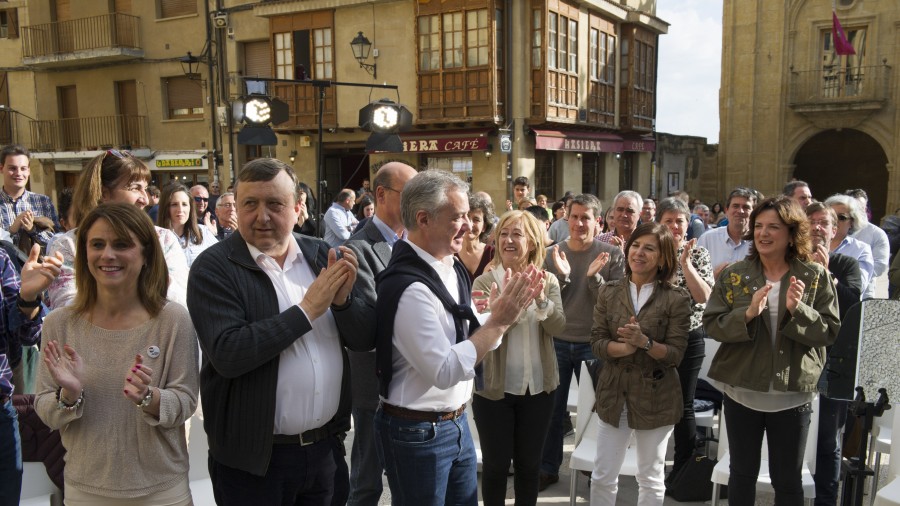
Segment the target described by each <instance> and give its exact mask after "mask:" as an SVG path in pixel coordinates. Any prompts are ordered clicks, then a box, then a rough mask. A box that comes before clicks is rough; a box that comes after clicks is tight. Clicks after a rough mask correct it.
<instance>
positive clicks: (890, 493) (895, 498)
mask: <svg viewBox="0 0 900 506" xmlns="http://www.w3.org/2000/svg"><path fill="white" fill-rule="evenodd" d="M897 406H898V404H894V408H892V409H891V410H890V411H886V412H885V414H887V413H889V412H891V411H896V410H897V409H900V408H898V407H897ZM891 431H892V432H893V433H894V434H900V416H898V415H897V414H896V413H894V423H893V425H892V429H891ZM890 450H891V451H890V454H891V455H892V457H893V458H891V467H890V471H889V472H890V477H891V481H890V482H889V483H888V484H887V485H885V486H884V487H882V489H881V490H879V491H878V493H877V494H873V495H874V496H875V506H900V457H898V455H900V441H897V440H896V439H891V444H890Z"/></svg>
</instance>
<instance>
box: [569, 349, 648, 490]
mask: <svg viewBox="0 0 900 506" xmlns="http://www.w3.org/2000/svg"><path fill="white" fill-rule="evenodd" d="M595 401H596V393H595V391H594V381H593V379H591V373H590V372H589V371H588V367H587V364H584V363H582V364H581V374H580V376H579V381H578V411H577V416H576V418H575V449H574V450H572V455H571V457H570V458H569V468H570V469H571V470H572V472H571V473H570V474H571V475H572V477H571V479H570V480H569V504H570V506H575V499H576V494H575V487H576V485H577V482H578V475H579V471H588V472H590V471H593V470H594V458H595V457H596V455H597V437H598V436H599V434H600V417H598V416H597V412H596V411H594V403H595ZM636 474H637V451H636V450H635V448H634V436H632V438H631V441H630V442H629V443H628V450H627V451H626V452H625V461H624V462H623V463H622V469H621V470H620V471H619V475H620V476H621V475H627V476H634V475H636Z"/></svg>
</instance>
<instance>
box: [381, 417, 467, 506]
mask: <svg viewBox="0 0 900 506" xmlns="http://www.w3.org/2000/svg"><path fill="white" fill-rule="evenodd" d="M375 441H376V447H375V448H376V449H377V450H378V459H379V460H380V461H381V463H382V465H383V466H384V470H385V472H386V473H387V477H388V485H390V487H391V499H392V504H393V506H442V505H444V504H447V505H460V506H462V505H467V506H468V505H471V506H477V504H478V474H477V473H478V461H477V459H476V457H475V445H474V444H473V443H472V434H470V433H469V423H468V418H467V415H466V414H463V415H462V416H460V417H459V418H457V419H456V420H446V421H443V422H414V421H410V420H404V419H401V418H397V417H393V416H390V415H387V414H385V413H384V412H383V411H382V410H381V408H378V410H376V411H375Z"/></svg>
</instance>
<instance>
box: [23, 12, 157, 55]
mask: <svg viewBox="0 0 900 506" xmlns="http://www.w3.org/2000/svg"><path fill="white" fill-rule="evenodd" d="M22 50H23V55H22V56H23V57H22V63H24V64H25V65H30V66H34V67H39V68H57V67H81V66H90V65H95V64H97V63H103V62H111V61H123V60H133V59H137V58H143V57H144V49H143V47H142V42H141V32H140V18H138V17H136V16H131V15H129V14H121V13H117V12H114V13H110V14H103V15H100V16H92V17H88V18H80V19H72V20H69V21H59V22H53V23H45V24H41V25H32V26H23V27H22Z"/></svg>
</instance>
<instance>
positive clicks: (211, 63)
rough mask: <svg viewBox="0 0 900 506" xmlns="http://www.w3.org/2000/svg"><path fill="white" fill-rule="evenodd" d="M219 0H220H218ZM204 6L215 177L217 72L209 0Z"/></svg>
mask: <svg viewBox="0 0 900 506" xmlns="http://www.w3.org/2000/svg"><path fill="white" fill-rule="evenodd" d="M217 1H218V0H217ZM203 7H204V9H205V10H206V48H207V51H208V54H207V55H206V66H207V72H208V74H207V79H206V87H207V91H208V92H209V103H210V104H211V111H210V126H211V127H212V156H211V157H210V158H211V159H212V164H213V177H214V179H218V178H219V164H218V162H217V161H216V159H217V158H218V153H219V135H218V134H219V132H218V128H216V126H217V125H216V115H217V112H216V105H217V102H216V74H215V65H216V62H215V60H214V59H213V27H212V19H210V14H211V13H210V11H209V0H203ZM218 52H219V48H218V45H216V55H218ZM217 57H218V56H217Z"/></svg>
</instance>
